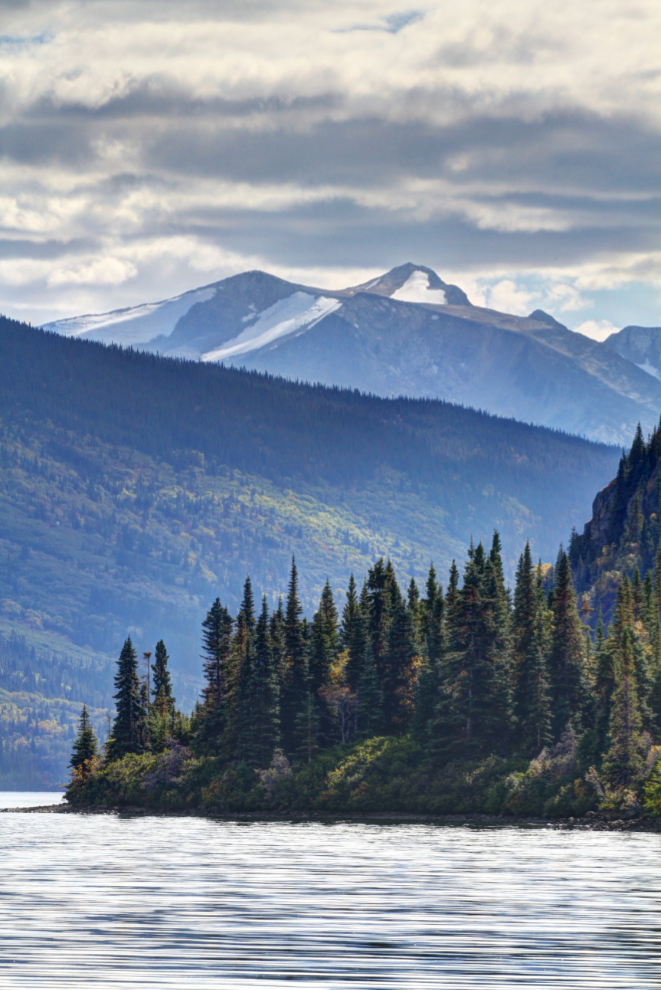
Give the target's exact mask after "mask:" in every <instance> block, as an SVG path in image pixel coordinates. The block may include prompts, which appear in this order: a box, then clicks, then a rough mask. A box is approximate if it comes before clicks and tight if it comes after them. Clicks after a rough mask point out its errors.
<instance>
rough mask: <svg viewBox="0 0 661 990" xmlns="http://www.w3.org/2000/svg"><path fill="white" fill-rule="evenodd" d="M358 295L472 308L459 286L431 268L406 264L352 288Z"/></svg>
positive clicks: (410, 263) (352, 291)
mask: <svg viewBox="0 0 661 990" xmlns="http://www.w3.org/2000/svg"><path fill="white" fill-rule="evenodd" d="M350 292H351V293H352V295H353V294H354V293H356V292H371V293H373V294H374V295H378V296H388V297H389V298H390V299H397V300H398V301H399V302H415V303H432V304H434V305H437V306H446V305H448V306H470V302H469V299H468V296H467V295H466V293H465V292H464V291H463V290H462V289H460V288H459V287H458V286H456V285H448V284H447V282H444V281H443V280H442V279H441V278H439V276H438V275H437V274H436V272H435V271H434V270H433V269H432V268H427V267H426V266H425V265H414V264H413V262H411V261H409V262H407V263H406V264H405V265H399V266H398V267H397V268H391V269H390V271H389V272H386V274H385V275H380V276H379V277H378V278H375V279H372V281H370V282H364V283H363V284H362V285H357V286H356V287H355V288H354V289H351V290H350Z"/></svg>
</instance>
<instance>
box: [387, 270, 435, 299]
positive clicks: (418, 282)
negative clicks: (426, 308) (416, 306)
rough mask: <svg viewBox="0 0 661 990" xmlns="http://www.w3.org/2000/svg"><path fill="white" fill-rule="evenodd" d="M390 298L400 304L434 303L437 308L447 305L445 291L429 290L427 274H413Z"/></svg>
mask: <svg viewBox="0 0 661 990" xmlns="http://www.w3.org/2000/svg"><path fill="white" fill-rule="evenodd" d="M390 298H391V299H398V300H399V302H411V303H433V304H434V305H436V306H445V305H446V304H447V299H446V297H445V292H444V291H443V289H430V288H429V275H428V274H427V272H413V274H412V275H410V276H409V277H408V278H407V280H406V282H404V285H402V286H400V288H399V289H396V290H395V292H393V294H392V295H391V297H390Z"/></svg>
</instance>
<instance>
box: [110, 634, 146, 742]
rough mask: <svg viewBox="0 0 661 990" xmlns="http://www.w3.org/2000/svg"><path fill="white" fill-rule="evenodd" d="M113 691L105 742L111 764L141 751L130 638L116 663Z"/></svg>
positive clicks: (140, 716) (142, 717) (134, 660)
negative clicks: (112, 713) (109, 728)
mask: <svg viewBox="0 0 661 990" xmlns="http://www.w3.org/2000/svg"><path fill="white" fill-rule="evenodd" d="M115 688H116V689H117V694H116V695H115V696H114V697H115V702H116V715H115V721H114V724H113V728H112V736H111V738H110V740H109V742H108V756H109V758H110V759H112V760H116V759H119V758H120V757H122V756H124V755H125V754H126V753H138V752H140V750H141V749H142V742H141V739H142V733H143V728H144V721H145V710H144V708H143V705H142V703H141V699H140V680H139V678H138V656H137V653H136V652H135V650H134V648H133V643H132V642H131V637H130V636H129V637H128V638H127V639H126V640H125V642H124V646H123V647H122V651H121V653H120V655H119V660H118V661H117V673H116V674H115Z"/></svg>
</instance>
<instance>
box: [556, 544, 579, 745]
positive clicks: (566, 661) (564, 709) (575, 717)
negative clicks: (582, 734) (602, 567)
mask: <svg viewBox="0 0 661 990" xmlns="http://www.w3.org/2000/svg"><path fill="white" fill-rule="evenodd" d="M549 687H550V693H551V730H552V737H553V739H554V741H558V740H559V739H560V737H561V735H562V733H563V732H564V731H565V728H566V727H567V725H568V723H569V722H570V721H571V722H572V723H573V724H574V727H575V728H578V727H579V726H580V725H581V722H582V719H583V715H584V713H585V710H586V706H587V701H588V698H587V685H586V681H585V672H584V664H583V633H582V627H581V620H580V618H579V615H578V610H577V608H576V593H575V592H574V585H573V582H572V576H571V569H570V566H569V560H568V558H567V555H566V554H565V553H564V551H561V553H560V554H559V557H558V562H557V565H556V572H555V588H554V589H553V635H552V641H551V651H550V656H549Z"/></svg>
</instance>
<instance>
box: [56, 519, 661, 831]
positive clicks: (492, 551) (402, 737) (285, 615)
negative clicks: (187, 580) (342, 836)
mask: <svg viewBox="0 0 661 990" xmlns="http://www.w3.org/2000/svg"><path fill="white" fill-rule="evenodd" d="M298 583H299V582H298V572H297V567H296V563H295V561H292V566H291V573H290V580H289V587H288V592H287V595H286V598H285V600H284V601H282V600H281V601H279V602H278V604H277V606H276V607H275V608H274V609H270V608H269V605H268V602H267V599H266V597H263V598H262V599H261V602H260V601H256V600H255V596H254V593H253V589H252V584H251V581H250V579H249V578H248V579H246V581H245V584H244V588H243V596H242V600H241V604H240V608H239V610H238V612H237V614H236V616H232V615H231V614H230V612H229V610H228V608H227V607H226V605H224V604H223V603H222V602H221V601H220V599H216V600H215V601H214V602H213V604H212V605H211V607H210V609H209V610H208V613H207V615H206V617H205V619H204V622H203V624H202V643H203V650H202V653H203V672H204V689H203V692H202V695H201V697H200V699H199V700H198V702H197V704H196V706H195V708H194V710H193V712H192V714H191V716H189V717H188V716H186V715H184V714H182V713H181V712H180V711H178V710H177V707H176V703H175V699H174V698H173V696H172V686H171V680H170V676H169V673H168V665H167V659H168V658H167V650H166V647H165V644H164V643H163V642H162V641H159V643H158V644H157V646H156V651H155V661H154V663H153V664H151V667H150V670H151V675H152V677H151V683H150V682H149V681H148V679H147V678H146V677H143V678H141V677H140V676H139V660H138V656H137V653H136V650H135V648H134V646H133V644H132V642H131V640H130V638H129V639H127V640H126V642H125V643H124V647H123V649H122V651H121V654H120V657H119V660H118V663H117V669H116V676H115V689H116V694H115V702H116V716H115V720H114V724H113V727H112V733H111V736H110V738H109V740H108V741H107V743H106V745H105V748H104V750H103V752H101V751H100V749H99V748H98V746H97V743H96V739H95V737H94V734H93V732H92V731H91V729H90V727H89V720H88V715H87V712H86V710H85V711H83V714H82V716H81V721H80V726H79V734H78V736H77V738H76V742H75V745H74V751H73V756H72V760H71V783H70V785H69V788H68V791H67V797H68V800H69V801H70V802H72V803H76V802H78V803H101V804H105V805H121V804H135V805H147V806H157V807H162V808H169V809H173V810H180V809H185V808H198V807H207V808H211V809H212V810H216V811H218V812H223V811H231V810H235V811H236V810H268V809H269V808H270V809H271V810H273V809H288V808H297V809H299V810H306V809H307V810H317V811H323V810H344V811H347V810H355V811H359V810H361V809H362V810H370V811H381V812H387V811H409V812H419V811H427V812H444V813H461V812H467V811H468V812H471V811H472V812H475V811H480V812H492V813H498V814H528V815H531V814H532V815H540V816H541V815H544V816H549V817H558V816H562V815H570V814H571V815H573V814H584V813H586V812H588V811H593V810H595V809H602V810H612V811H615V812H617V813H618V814H623V813H624V814H635V813H639V812H640V811H641V810H643V809H645V810H647V811H649V812H651V813H657V812H659V811H661V806H660V805H659V801H660V800H661V775H659V772H658V766H657V761H658V758H659V756H660V755H661V745H659V743H661V622H660V618H659V615H660V605H661V599H660V597H659V595H660V592H661V570H657V571H656V573H654V572H653V570H652V569H650V570H648V571H647V572H646V574H645V578H644V580H643V581H642V582H641V581H634V582H633V583H632V582H631V581H630V579H629V577H628V576H625V577H624V579H623V580H622V581H621V582H620V584H619V587H618V589H617V596H616V603H615V607H614V610H613V618H612V621H611V622H610V624H609V626H608V629H607V630H605V629H604V625H603V622H602V620H601V619H599V620H598V622H597V628H596V634H595V636H594V640H593V637H592V635H591V633H590V630H589V628H588V627H587V626H586V625H585V623H584V622H583V621H582V616H581V613H580V611H579V603H578V600H577V596H576V592H575V589H574V583H573V579H572V573H571V566H570V561H569V557H568V555H567V554H566V553H565V552H564V551H563V550H562V549H561V550H560V552H559V554H558V558H557V561H556V564H555V566H554V568H552V569H549V568H546V569H545V568H543V567H542V565H541V564H540V563H537V564H536V563H535V562H534V561H533V558H532V555H531V552H530V546H529V544H528V543H526V545H525V548H524V550H523V553H522V554H521V556H520V558H519V562H518V567H517V572H516V580H515V586H514V591H513V593H510V591H509V590H508V589H507V587H506V584H505V580H504V573H503V564H502V554H501V545H500V537H499V535H498V533H497V532H495V533H494V536H493V540H492V542H491V545H490V546H489V547H486V548H485V547H484V546H483V545H482V544H481V543H478V544H477V545H474V544H472V543H471V545H470V547H469V549H468V554H467V560H466V563H465V566H464V568H463V574H461V575H460V573H459V570H458V568H457V566H456V565H455V564H454V563H453V565H452V567H451V569H450V572H449V575H448V580H447V585H446V587H445V589H444V588H443V587H442V586H441V584H440V583H439V582H438V580H437V575H436V572H435V570H434V568H433V567H431V568H430V570H429V573H428V576H427V579H426V582H425V584H424V587H423V588H422V589H419V588H418V587H417V585H416V582H415V580H411V581H410V583H409V585H408V587H407V588H401V587H400V586H399V584H398V582H397V578H396V574H395V571H394V569H393V567H392V564H391V563H390V561H384V560H383V559H379V560H377V561H376V563H375V564H374V565H373V566H372V567H371V568H370V569H369V572H368V574H367V576H366V578H365V580H364V581H363V583H362V585H361V586H360V587H358V585H357V584H356V582H355V581H354V579H353V577H351V579H350V582H349V586H348V588H347V590H346V595H345V604H344V607H343V609H342V612H341V614H339V611H338V608H337V606H336V603H335V600H334V595H333V592H332V589H331V587H330V585H329V584H326V586H325V587H324V589H323V591H322V594H321V597H320V601H319V605H318V608H317V610H316V611H315V613H314V617H313V619H312V621H310V622H308V621H307V620H306V619H305V618H304V617H303V615H302V607H301V603H300V599H299V595H298ZM145 658H146V660H147V661H149V657H147V655H145Z"/></svg>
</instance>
